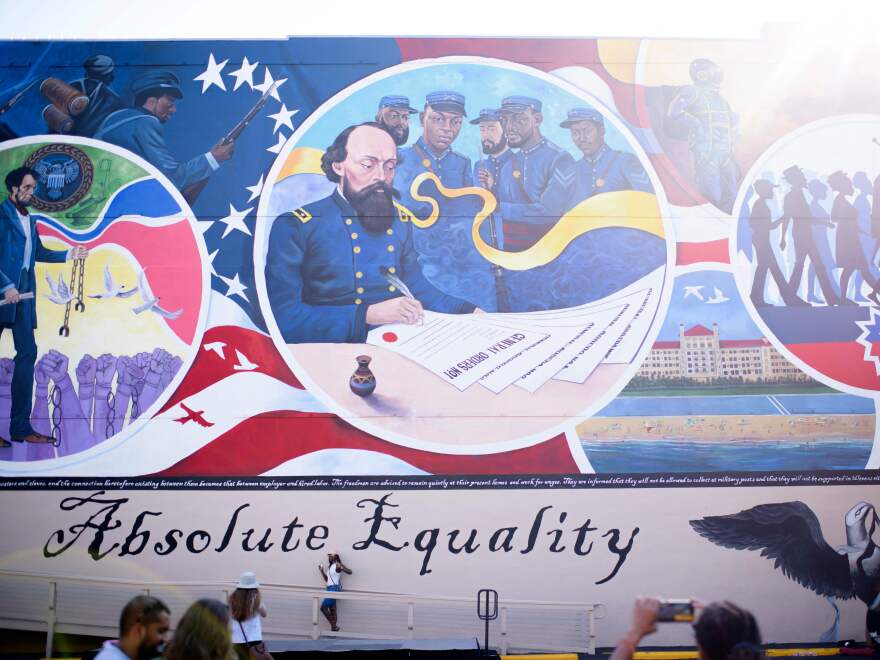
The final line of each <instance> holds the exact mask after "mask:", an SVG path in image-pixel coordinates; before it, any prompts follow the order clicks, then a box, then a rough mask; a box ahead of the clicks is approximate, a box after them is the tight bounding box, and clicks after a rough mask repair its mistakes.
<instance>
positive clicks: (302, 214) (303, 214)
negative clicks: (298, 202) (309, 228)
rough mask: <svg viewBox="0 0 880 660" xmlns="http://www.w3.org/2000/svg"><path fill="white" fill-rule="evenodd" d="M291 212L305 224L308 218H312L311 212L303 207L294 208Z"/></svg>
mask: <svg viewBox="0 0 880 660" xmlns="http://www.w3.org/2000/svg"><path fill="white" fill-rule="evenodd" d="M293 214H294V215H295V216H296V217H297V218H299V220H300V222H302V223H303V224H306V223H307V222H308V221H309V220H311V219H312V214H311V213H309V212H308V211H306V210H305V209H303V208H299V209H294V210H293Z"/></svg>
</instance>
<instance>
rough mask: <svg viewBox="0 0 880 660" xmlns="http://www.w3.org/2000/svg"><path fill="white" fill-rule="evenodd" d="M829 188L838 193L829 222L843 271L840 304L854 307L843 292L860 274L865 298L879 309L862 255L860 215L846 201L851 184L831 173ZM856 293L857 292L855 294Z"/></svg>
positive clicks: (873, 281) (877, 294) (878, 295)
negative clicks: (867, 289)
mask: <svg viewBox="0 0 880 660" xmlns="http://www.w3.org/2000/svg"><path fill="white" fill-rule="evenodd" d="M828 186H829V187H830V188H831V190H833V191H834V192H836V193H837V197H835V198H834V205H833V206H832V207H831V221H832V222H833V223H835V224H836V225H837V249H836V254H835V257H836V259H837V265H838V266H840V267H841V268H842V269H843V270H842V271H841V273H840V294H841V304H844V305H855V304H857V303H856V302H855V301H853V300H850V299H849V298H847V297H846V288H847V285H848V284H849V278H850V277H852V274H853V273H855V272H858V273H861V275H862V277H863V278H864V280H865V282H867V283H868V286H870V287H871V289H872V291H871V293H870V294H868V298H869V299H870V300H871V301H872V302H873V303H874V304H876V305H880V292H878V290H877V286H878V281H877V280H876V279H875V278H874V276H873V275H872V274H871V269H870V267H869V266H868V260H867V259H866V258H865V253H864V252H863V251H862V244H861V242H860V240H859V214H858V211H856V208H855V207H854V206H853V205H852V204H851V203H850V201H849V200H848V199H847V197H848V196H849V195H852V194H853V192H854V190H853V184H852V181H850V180H849V177H847V176H846V174H844V173H843V172H841V171H837V172H834V173H833V174H831V175H830V176H829V177H828ZM857 293H858V292H857Z"/></svg>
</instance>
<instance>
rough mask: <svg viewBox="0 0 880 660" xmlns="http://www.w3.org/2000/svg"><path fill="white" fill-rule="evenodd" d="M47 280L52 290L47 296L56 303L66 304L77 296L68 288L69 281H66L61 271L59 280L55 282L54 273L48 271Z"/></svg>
mask: <svg viewBox="0 0 880 660" xmlns="http://www.w3.org/2000/svg"><path fill="white" fill-rule="evenodd" d="M46 282H48V283H49V290H50V291H51V292H52V293H50V294H49V295H47V296H46V297H47V298H48V299H49V300H51V301H52V302H53V303H55V304H56V305H66V304H67V303H69V302H70V301H71V300H73V299H74V298H75V296H74V295H73V294H72V293H71V292H70V289H69V288H67V283H66V282H65V281H64V275H63V274H61V273H59V274H58V281H57V282H55V280H53V279H52V275H51V274H50V273H49V272H48V271H46Z"/></svg>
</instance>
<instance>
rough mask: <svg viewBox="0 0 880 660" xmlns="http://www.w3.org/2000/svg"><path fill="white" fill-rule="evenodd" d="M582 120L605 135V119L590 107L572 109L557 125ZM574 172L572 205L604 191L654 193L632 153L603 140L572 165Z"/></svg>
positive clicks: (642, 168) (645, 174)
mask: <svg viewBox="0 0 880 660" xmlns="http://www.w3.org/2000/svg"><path fill="white" fill-rule="evenodd" d="M583 121H588V122H591V123H592V124H594V125H595V126H596V128H597V129H601V130H602V131H603V132H602V135H603V136H604V130H605V118H604V117H603V116H602V113H601V112H599V111H598V110H594V109H593V108H583V107H580V108H572V109H571V110H569V111H568V116H567V118H566V120H565V121H563V122H562V123H561V124H559V125H560V126H561V127H562V128H571V127H572V126H573V125H575V124H577V123H579V122H583ZM603 139H604V138H603ZM575 172H576V174H577V176H576V177H575V184H574V193H573V198H572V206H575V205H577V204H579V203H580V202H582V201H584V200H585V199H587V198H588V197H592V196H593V195H598V194H599V193H603V192H613V191H616V190H641V191H643V192H654V189H653V187H652V186H651V182H650V180H649V179H648V174H647V172H645V168H644V166H643V165H642V163H641V162H640V161H639V159H638V158H637V157H636V156H635V155H633V154H631V153H628V152H625V151H617V150H616V149H612V148H611V147H609V146H608V145H607V144H605V143H604V141H603V142H602V146H601V147H599V149H597V150H596V152H595V153H594V154H592V155H587V154H586V153H585V154H584V157H583V158H581V159H580V160H579V161H578V162H577V163H576V164H575Z"/></svg>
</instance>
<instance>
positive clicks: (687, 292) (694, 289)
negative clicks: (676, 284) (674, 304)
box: [682, 284, 705, 300]
mask: <svg viewBox="0 0 880 660" xmlns="http://www.w3.org/2000/svg"><path fill="white" fill-rule="evenodd" d="M702 288H703V285H702V284H700V285H696V286H686V287H685V288H684V296H682V299H686V298H690V297H691V296H693V297H695V298H699V299H700V300H705V298H703V293H702V292H701V291H700V289H702Z"/></svg>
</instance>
